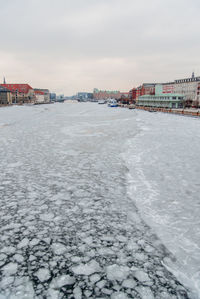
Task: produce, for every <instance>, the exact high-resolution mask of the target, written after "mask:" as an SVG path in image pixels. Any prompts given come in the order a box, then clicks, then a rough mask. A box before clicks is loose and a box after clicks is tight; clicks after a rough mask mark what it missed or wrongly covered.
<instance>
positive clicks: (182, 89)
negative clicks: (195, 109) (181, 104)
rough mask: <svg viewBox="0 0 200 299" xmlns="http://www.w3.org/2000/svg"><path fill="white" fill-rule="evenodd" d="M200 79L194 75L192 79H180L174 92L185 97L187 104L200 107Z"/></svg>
mask: <svg viewBox="0 0 200 299" xmlns="http://www.w3.org/2000/svg"><path fill="white" fill-rule="evenodd" d="M199 87H200V77H195V76H194V73H193V74H192V77H191V78H186V79H179V80H175V82H174V91H175V92H176V93H181V94H182V95H184V96H185V100H186V102H187V103H188V104H189V105H191V106H193V105H194V104H197V106H200V94H199V91H200V88H199Z"/></svg>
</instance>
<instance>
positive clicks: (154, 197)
mask: <svg viewBox="0 0 200 299" xmlns="http://www.w3.org/2000/svg"><path fill="white" fill-rule="evenodd" d="M0 123H1V125H0V182H1V184H0V206H1V209H0V298H4V299H5V298H6V299H9V298H15V299H21V298H29V299H32V298H34V299H40V298H52V299H64V298H69V299H70V298H71V299H72V298H75V299H80V298H95V299H97V298H99V299H100V298H104V299H107V298H117V299H120V298H122V299H123V298H135V299H141V298H148V299H150V298H151V297H152V296H153V298H159V299H168V298H170V299H174V298H176V299H188V298H197V297H198V296H196V295H195V294H193V293H191V290H194V289H195V288H194V286H192V287H191V290H190V289H187V288H186V286H185V280H181V281H182V283H181V282H180V281H179V279H180V275H179V272H180V271H182V270H184V273H185V275H187V277H188V280H193V281H195V282H196V283H197V284H198V282H199V279H198V271H197V269H199V260H200V259H198V258H197V257H198V249H199V243H198V242H199V238H198V236H199V235H198V234H199V227H198V225H197V223H198V221H199V220H198V219H199V206H198V200H197V197H196V196H197V194H196V191H197V189H198V188H199V185H198V184H199V167H198V160H197V159H196V158H197V156H198V155H197V153H198V149H199V132H200V130H199V120H197V119H192V118H182V117H179V116H169V115H165V114H162V115H160V114H153V115H152V113H151V115H150V113H149V114H148V113H146V112H142V111H133V110H132V111H130V110H125V109H118V108H117V109H110V108H108V107H106V106H104V105H96V104H95V103H69V102H68V103H64V104H60V103H58V104H54V105H41V106H22V107H20V106H18V107H16V106H14V107H7V108H6V107H5V108H3V109H2V108H1V109H0ZM5 124H8V125H5ZM174 128H176V130H174ZM194 132H195V134H196V135H195V136H196V138H193V137H192V136H194ZM154 134H155V137H154ZM186 156H187V157H186ZM169 157H170V158H169ZM194 157H195V162H196V164H195V163H194V161H193V158H194ZM182 161H184V163H182ZM174 165H176V166H177V167H175V166H174ZM186 174H187V177H186ZM176 182H178V183H176ZM181 198H182V200H183V202H182V201H181ZM188 201H189V204H188ZM184 209H185V210H184ZM149 219H153V220H152V221H149ZM147 223H148V224H149V225H147ZM157 228H158V229H157ZM161 232H162V234H161ZM169 235H170V236H171V240H170V239H169V238H168V237H167V236H169ZM186 235H187V240H188V242H187V243H186V242H185V240H186V238H185V237H186ZM158 236H159V237H158ZM169 241H170V242H169ZM170 243H171V244H172V243H173V244H176V246H177V250H172V249H174V248H173V247H170V246H168V245H170ZM163 244H165V246H164V245H163ZM181 246H183V250H182V251H184V254H183V255H182V254H180V258H181V260H182V264H184V265H183V266H184V267H183V268H181V267H179V270H180V271H179V272H178V271H177V272H175V271H173V273H174V274H172V273H171V271H172V270H171V269H172V268H173V269H175V268H174V267H175V266H176V265H177V260H178V258H179V252H180V251H179V247H181ZM168 248H169V249H170V251H171V252H173V254H172V253H170V251H169V250H168ZM191 261H194V262H192V263H191V267H192V270H191V269H190V267H188V265H190V262H191ZM176 275H177V277H178V279H177V277H176ZM187 285H188V284H187ZM195 296H196V297H195Z"/></svg>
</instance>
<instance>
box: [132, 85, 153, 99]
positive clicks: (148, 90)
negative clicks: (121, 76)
mask: <svg viewBox="0 0 200 299" xmlns="http://www.w3.org/2000/svg"><path fill="white" fill-rule="evenodd" d="M155 85H156V84H155V83H143V84H142V85H141V86H139V87H137V88H136V101H137V100H138V98H139V97H140V96H144V95H154V94H155Z"/></svg>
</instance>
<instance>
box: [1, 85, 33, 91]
mask: <svg viewBox="0 0 200 299" xmlns="http://www.w3.org/2000/svg"><path fill="white" fill-rule="evenodd" d="M1 86H3V87H5V88H7V89H8V90H10V91H11V92H16V91H17V92H19V93H28V92H29V90H30V89H33V88H32V87H31V86H30V85H29V84H1Z"/></svg>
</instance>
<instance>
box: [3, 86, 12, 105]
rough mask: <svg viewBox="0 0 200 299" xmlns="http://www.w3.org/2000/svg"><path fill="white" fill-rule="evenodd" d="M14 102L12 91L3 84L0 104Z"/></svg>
mask: <svg viewBox="0 0 200 299" xmlns="http://www.w3.org/2000/svg"><path fill="white" fill-rule="evenodd" d="M10 104H12V95H11V92H10V91H9V90H8V89H6V88H5V87H3V86H0V105H10Z"/></svg>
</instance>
